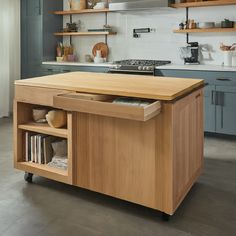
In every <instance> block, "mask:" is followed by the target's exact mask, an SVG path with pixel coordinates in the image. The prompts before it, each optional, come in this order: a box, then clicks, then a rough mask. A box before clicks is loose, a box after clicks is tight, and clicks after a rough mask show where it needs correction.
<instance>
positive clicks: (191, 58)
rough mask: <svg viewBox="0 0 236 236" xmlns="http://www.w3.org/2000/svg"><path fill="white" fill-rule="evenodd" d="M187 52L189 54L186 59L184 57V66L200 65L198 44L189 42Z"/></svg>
mask: <svg viewBox="0 0 236 236" xmlns="http://www.w3.org/2000/svg"><path fill="white" fill-rule="evenodd" d="M186 49H187V51H188V52H189V53H188V55H186V57H184V64H186V65H198V64H200V63H199V60H198V57H199V44H198V42H191V43H190V42H189V43H188V46H187V48H186Z"/></svg>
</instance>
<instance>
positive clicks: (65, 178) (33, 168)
mask: <svg viewBox="0 0 236 236" xmlns="http://www.w3.org/2000/svg"><path fill="white" fill-rule="evenodd" d="M15 168H17V169H20V170H22V171H25V172H28V173H32V174H35V175H39V176H43V177H46V178H49V179H53V180H57V181H60V182H63V183H70V178H69V175H68V171H67V170H61V169H58V168H54V167H50V166H47V165H44V164H37V163H33V162H23V161H22V162H17V163H15Z"/></svg>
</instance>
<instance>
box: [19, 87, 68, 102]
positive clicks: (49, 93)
mask: <svg viewBox="0 0 236 236" xmlns="http://www.w3.org/2000/svg"><path fill="white" fill-rule="evenodd" d="M62 93H66V91H65V90H59V89H48V88H39V87H33V86H32V87H31V86H22V85H16V86H15V99H16V100H17V101H18V102H24V103H30V104H37V105H43V106H53V96H55V95H57V94H62Z"/></svg>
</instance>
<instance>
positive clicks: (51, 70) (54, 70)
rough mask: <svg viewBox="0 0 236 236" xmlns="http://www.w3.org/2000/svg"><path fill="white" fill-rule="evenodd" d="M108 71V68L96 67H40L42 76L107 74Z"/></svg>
mask: <svg viewBox="0 0 236 236" xmlns="http://www.w3.org/2000/svg"><path fill="white" fill-rule="evenodd" d="M108 70H109V68H108V67H97V66H70V65H68V66H67V65H65V66H64V65H63V66H62V65H42V71H43V72H42V73H43V75H54V74H60V73H69V72H75V71H84V72H96V73H107V72H108Z"/></svg>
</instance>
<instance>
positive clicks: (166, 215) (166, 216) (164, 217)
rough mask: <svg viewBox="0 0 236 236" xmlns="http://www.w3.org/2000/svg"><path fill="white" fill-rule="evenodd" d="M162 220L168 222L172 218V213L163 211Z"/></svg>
mask: <svg viewBox="0 0 236 236" xmlns="http://www.w3.org/2000/svg"><path fill="white" fill-rule="evenodd" d="M162 220H163V221H166V222H167V221H169V220H170V215H168V214H166V213H164V212H163V213H162Z"/></svg>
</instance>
